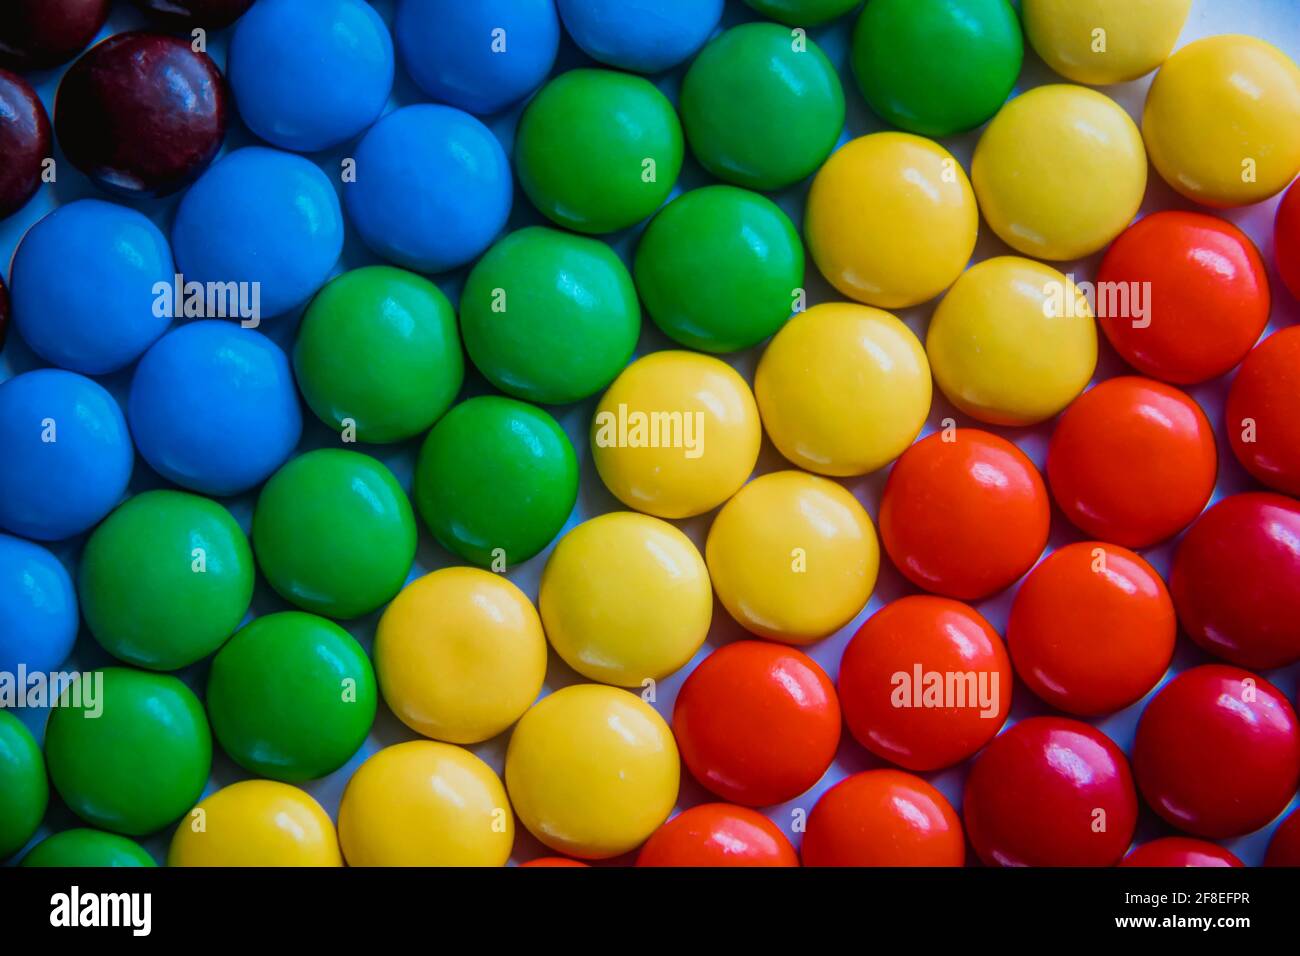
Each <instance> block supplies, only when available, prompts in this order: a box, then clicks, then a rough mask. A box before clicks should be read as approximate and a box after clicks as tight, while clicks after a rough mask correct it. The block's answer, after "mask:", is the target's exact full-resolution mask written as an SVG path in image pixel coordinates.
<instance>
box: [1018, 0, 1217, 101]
mask: <svg viewBox="0 0 1300 956" xmlns="http://www.w3.org/2000/svg"><path fill="white" fill-rule="evenodd" d="M1022 6H1023V11H1024V18H1025V35H1026V36H1027V37H1028V39H1029V43H1030V45H1031V46H1033V48H1034V52H1035V53H1037V54H1038V55H1039V56H1040V57H1042V58H1043V62H1045V63H1046V64H1047V65H1048V66H1050V67H1051V68H1052V69H1053V70H1055V71H1056V72H1057V73H1059V74H1061V75H1062V76H1063V77H1065V78H1066V79H1068V80H1073V81H1074V82H1075V83H1089V84H1092V85H1093V86H1109V85H1110V84H1112V83H1127V82H1128V81H1130V80H1136V79H1137V78H1138V77H1140V76H1146V75H1147V74H1148V73H1150V72H1151V71H1152V70H1154V69H1155V68H1156V67H1158V66H1160V64H1162V63H1163V62H1164V61H1165V58H1166V57H1168V56H1169V53H1170V51H1171V50H1173V48H1174V44H1175V43H1176V42H1177V41H1178V34H1179V33H1180V32H1182V29H1183V24H1184V23H1185V22H1186V21H1187V14H1188V13H1189V12H1190V10H1191V8H1192V0H1144V2H1142V3H1133V2H1132V0H1024V3H1023V5H1022Z"/></svg>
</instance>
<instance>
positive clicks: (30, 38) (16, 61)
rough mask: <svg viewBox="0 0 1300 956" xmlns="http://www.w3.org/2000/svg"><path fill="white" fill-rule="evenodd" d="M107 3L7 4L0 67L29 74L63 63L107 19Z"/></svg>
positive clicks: (38, 0)
mask: <svg viewBox="0 0 1300 956" xmlns="http://www.w3.org/2000/svg"><path fill="white" fill-rule="evenodd" d="M108 7H109V0H6V2H5V5H4V7H3V9H0V66H3V67H8V68H9V69H13V70H22V71H23V72H30V71H32V70H48V69H50V68H51V67H55V66H58V65H59V64H61V63H66V62H67V61H68V60H71V59H72V58H73V57H74V56H76V55H77V54H78V53H80V52H81V51H82V50H83V49H85V47H86V45H87V44H88V43H90V41H91V40H93V39H94V38H95V34H96V33H98V32H99V28H100V27H102V26H103V25H104V21H105V20H107V19H108Z"/></svg>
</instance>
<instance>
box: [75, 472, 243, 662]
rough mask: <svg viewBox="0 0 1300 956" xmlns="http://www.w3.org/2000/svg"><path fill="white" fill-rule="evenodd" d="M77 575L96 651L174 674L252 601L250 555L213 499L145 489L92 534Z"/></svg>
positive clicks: (210, 647) (227, 631) (205, 650)
mask: <svg viewBox="0 0 1300 956" xmlns="http://www.w3.org/2000/svg"><path fill="white" fill-rule="evenodd" d="M77 579H78V580H77V586H78V589H79V591H80V593H81V610H82V613H83V614H84V615H85V617H86V626H87V627H88V628H89V629H90V633H91V634H93V635H94V637H95V640H97V641H98V642H99V643H100V646H102V647H103V648H104V649H105V650H106V651H108V652H109V653H110V654H112V655H113V656H114V657H116V658H118V659H119V660H123V661H126V662H127V663H128V664H134V665H135V666H137V667H145V668H148V669H149V670H158V671H173V670H177V669H179V668H181V667H185V666H187V665H189V664H193V663H194V662H195V661H197V660H201V659H202V658H204V657H207V656H208V655H209V654H211V653H212V652H213V651H215V650H216V649H217V648H218V647H220V646H221V645H222V644H223V643H224V642H225V640H226V638H228V637H229V636H230V635H231V634H233V633H234V631H235V628H237V627H238V626H239V622H240V621H241V620H243V617H244V614H245V613H247V611H248V605H249V603H250V602H251V601H252V599H253V551H252V549H251V548H249V546H248V538H246V537H245V536H244V532H243V530H242V529H241V528H240V527H239V525H238V524H237V523H236V522H235V519H234V518H233V517H232V516H231V514H230V512H229V511H227V510H226V509H225V508H223V507H222V506H221V505H219V504H217V503H216V502H215V501H210V500H208V499H207V498H200V497H199V496H198V495H190V494H186V493H184V492H181V491H166V490H163V491H147V492H145V493H144V494H140V495H136V496H135V497H133V498H128V499H127V500H126V502H125V503H123V504H122V505H121V506H120V507H119V508H118V509H117V510H116V511H114V512H113V513H112V514H110V515H109V516H108V517H107V518H106V519H104V522H103V523H102V524H101V525H100V526H99V527H98V528H96V529H95V530H94V532H93V533H92V534H91V536H90V538H89V539H88V540H87V541H86V547H85V549H84V550H83V551H82V553H81V570H80V572H79V573H78V575H77Z"/></svg>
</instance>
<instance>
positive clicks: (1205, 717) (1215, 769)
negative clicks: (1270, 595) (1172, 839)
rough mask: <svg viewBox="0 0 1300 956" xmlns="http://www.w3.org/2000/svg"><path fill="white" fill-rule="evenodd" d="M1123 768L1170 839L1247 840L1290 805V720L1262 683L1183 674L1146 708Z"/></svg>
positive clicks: (1296, 764)
mask: <svg viewBox="0 0 1300 956" xmlns="http://www.w3.org/2000/svg"><path fill="white" fill-rule="evenodd" d="M1133 767H1134V771H1135V772H1136V774H1137V780H1138V786H1139V787H1141V788H1142V796H1143V797H1145V798H1146V802H1147V803H1148V804H1150V806H1151V808H1152V809H1153V810H1155V811H1156V813H1158V814H1160V816H1162V817H1164V819H1165V820H1167V821H1168V822H1169V823H1171V824H1173V825H1174V826H1176V827H1178V828H1179V829H1180V830H1186V831H1187V832H1188V833H1193V834H1195V835H1197V836H1203V837H1209V838H1211V839H1216V840H1217V839H1223V838H1225V837H1234V836H1240V835H1242V834H1243V833H1250V832H1252V831H1254V830H1258V829H1259V828H1260V827H1262V826H1263V825H1264V824H1266V823H1268V822H1269V821H1270V820H1272V819H1273V818H1274V817H1275V816H1277V815H1278V814H1279V813H1281V812H1282V809H1283V808H1284V807H1285V806H1286V805H1287V804H1288V803H1289V802H1290V800H1291V797H1292V796H1294V795H1295V791H1296V783H1297V781H1298V780H1300V729H1297V727H1296V715H1295V711H1294V710H1293V709H1292V708H1291V705H1290V704H1289V703H1288V702H1287V699H1286V698H1285V697H1284V696H1283V695H1282V692H1281V691H1279V690H1278V689H1277V688H1276V687H1274V686H1273V685H1272V684H1270V683H1269V682H1268V681H1266V680H1264V679H1263V678H1262V677H1258V676H1256V675H1255V674H1252V673H1250V672H1248V671H1243V670H1238V669H1237V668H1235V667H1225V666H1223V665H1221V664H1206V665H1203V666H1201V667H1193V668H1192V669H1191V670H1188V671H1184V672H1183V673H1181V674H1179V675H1178V676H1177V677H1175V678H1174V679H1173V680H1172V681H1170V682H1169V683H1168V684H1166V685H1165V686H1164V687H1162V688H1161V689H1160V692H1159V693H1158V694H1156V696H1155V697H1154V698H1152V700H1151V703H1149V704H1147V709H1146V710H1145V711H1143V713H1142V718H1141V720H1139V721H1138V725H1137V737H1136V739H1135V741H1134V744H1133Z"/></svg>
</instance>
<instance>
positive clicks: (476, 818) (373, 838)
mask: <svg viewBox="0 0 1300 956" xmlns="http://www.w3.org/2000/svg"><path fill="white" fill-rule="evenodd" d="M514 839H515V821H514V817H513V816H512V815H511V812H510V802H509V800H507V799H506V791H505V788H504V787H503V786H502V785H501V779H500V778H499V777H498V776H497V775H496V774H495V773H494V772H493V771H492V768H491V767H489V766H488V765H487V764H485V763H484V762H483V761H482V760H480V759H479V758H478V757H476V756H474V755H473V754H472V753H470V752H469V751H468V750H465V749H463V748H461V747H456V746H453V745H452V744H443V743H437V742H435V741H432V740H412V741H408V742H407V743H404V744H396V745H395V746H392V747H386V748H384V749H383V750H381V751H379V753H377V754H375V755H374V756H373V757H371V758H370V759H369V760H367V761H366V762H365V763H363V764H362V765H361V766H360V767H358V768H357V772H356V773H355V774H353V776H352V779H351V780H349V781H348V786H347V789H346V790H344V791H343V800H342V802H341V803H340V804H339V842H340V843H341V844H342V845H343V856H344V857H345V858H346V859H347V861H348V864H349V865H350V866H505V863H506V860H508V859H509V858H510V849H511V847H512V846H513V844H514Z"/></svg>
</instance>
